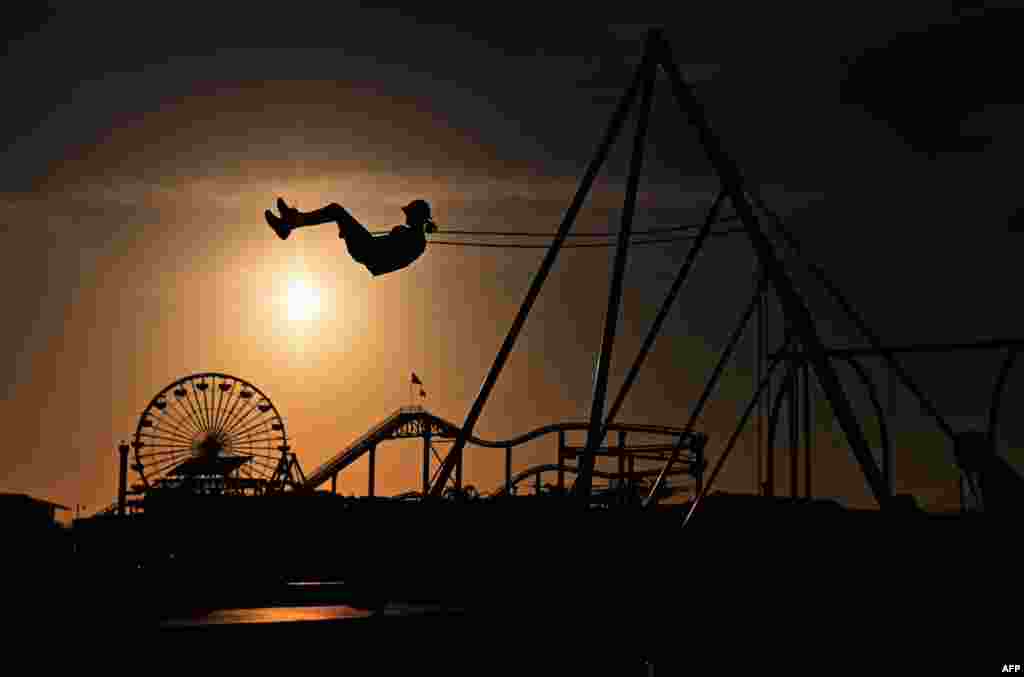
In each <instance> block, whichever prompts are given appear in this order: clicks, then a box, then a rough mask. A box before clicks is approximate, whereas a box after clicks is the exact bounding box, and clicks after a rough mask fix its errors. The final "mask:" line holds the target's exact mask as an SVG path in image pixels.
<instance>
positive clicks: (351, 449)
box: [302, 407, 684, 489]
mask: <svg viewBox="0 0 1024 677" xmlns="http://www.w3.org/2000/svg"><path fill="white" fill-rule="evenodd" d="M589 425H590V424H589V423H588V422H587V421H564V422H561V423H552V424H550V425H546V426H542V427H540V428H536V429H535V430H531V431H530V432H528V433H524V434H522V435H519V436H518V437H512V438H509V439H507V440H484V439H481V438H479V437H476V436H474V435H470V436H469V437H468V438H467V441H468V442H470V443H472V444H475V445H476V446H479V447H486V448H490V449H505V448H508V447H517V446H519V445H521V444H525V443H527V442H530V441H532V440H535V439H537V438H539V437H543V436H545V435H549V434H551V433H557V432H568V431H583V430H587V428H588V426H589ZM608 430H609V431H622V432H635V433H647V434H652V435H665V436H671V437H675V438H679V437H680V436H681V435H683V433H684V430H683V429H682V428H678V427H674V426H663V425H644V424H635V423H613V424H611V425H610V426H608ZM428 432H429V434H430V436H431V437H432V438H433V439H440V440H455V439H458V437H459V434H460V432H461V431H460V430H459V426H457V425H455V424H454V423H452V422H451V421H447V420H445V419H443V418H441V417H439V416H436V415H434V414H432V413H430V412H429V411H427V410H426V409H424V408H422V407H402V408H401V409H398V410H396V411H394V412H392V413H391V414H390V415H389V416H388V417H387V418H385V419H384V420H382V421H381V422H380V423H378V424H377V425H375V426H373V427H372V428H370V430H368V431H367V432H366V433H364V434H363V435H362V436H360V437H359V438H357V439H356V440H355V441H354V442H352V444H350V445H348V446H347V447H345V448H344V449H342V450H341V451H339V452H338V453H337V454H335V455H334V456H333V457H331V458H330V459H328V460H327V461H326V462H324V463H323V464H322V465H321V466H320V467H318V468H317V469H316V470H314V471H313V472H312V473H310V474H309V476H308V477H306V480H305V483H304V484H303V485H302V486H303V487H304V488H306V489H316V488H317V487H319V486H321V485H322V484H324V483H325V482H327V481H328V480H329V479H330V478H331V476H332V475H336V474H337V473H339V472H341V471H342V470H344V469H345V468H347V467H348V466H350V465H351V464H353V463H355V462H356V461H358V460H359V459H360V458H362V457H363V455H364V454H366V453H368V452H369V451H370V449H371V448H373V447H375V446H376V445H377V444H379V443H380V442H383V441H385V440H393V439H402V438H411V437H423V436H425V435H426V434H427V433H428ZM639 448H640V449H643V448H644V447H643V446H641V447H639ZM653 448H654V447H652V449H653ZM567 469H569V468H567ZM570 470H571V469H570Z"/></svg>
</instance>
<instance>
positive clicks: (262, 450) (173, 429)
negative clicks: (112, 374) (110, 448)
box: [132, 372, 294, 493]
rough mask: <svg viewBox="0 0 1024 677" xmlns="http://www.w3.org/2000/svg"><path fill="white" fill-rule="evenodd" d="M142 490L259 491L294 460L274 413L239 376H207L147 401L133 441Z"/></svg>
mask: <svg viewBox="0 0 1024 677" xmlns="http://www.w3.org/2000/svg"><path fill="white" fill-rule="evenodd" d="M132 447H133V449H134V454H135V463H134V464H133V465H132V469H133V470H135V472H136V473H138V475H139V478H140V480H141V483H142V488H144V489H146V490H149V489H154V488H165V487H189V488H191V489H193V490H195V491H199V492H201V493H262V492H263V491H264V490H265V489H266V488H267V487H268V486H269V485H270V484H271V483H272V482H274V481H275V480H279V479H281V478H282V476H283V475H287V473H288V470H289V468H290V463H291V462H292V461H293V460H294V455H291V456H290V455H289V453H288V452H289V450H290V447H289V446H288V436H287V433H286V432H285V427H284V421H283V420H282V419H281V415H280V413H279V412H278V411H277V408H276V407H275V406H274V404H273V403H272V402H271V401H270V398H269V397H267V396H266V395H265V394H264V393H263V391H261V390H260V389H259V388H257V387H256V386H254V385H253V384H251V383H249V382H248V381H246V380H244V379H240V378H238V377H235V376H230V375H228V374H218V373H213V372H208V373H201V374H192V375H190V376H186V377H184V378H182V379H179V380H177V381H175V382H174V383H171V384H170V385H168V386H167V387H165V388H164V389H163V390H161V391H160V392H159V393H157V394H156V396H155V397H153V399H152V400H150V402H149V404H148V405H147V406H146V408H145V409H144V410H143V412H142V415H141V416H140V417H139V423H138V426H137V427H136V429H135V438H134V440H133V442H132Z"/></svg>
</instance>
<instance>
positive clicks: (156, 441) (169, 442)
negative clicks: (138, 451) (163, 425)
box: [138, 432, 191, 449]
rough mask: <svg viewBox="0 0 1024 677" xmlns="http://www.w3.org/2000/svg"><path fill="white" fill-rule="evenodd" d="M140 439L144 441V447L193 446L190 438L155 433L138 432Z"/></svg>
mask: <svg viewBox="0 0 1024 677" xmlns="http://www.w3.org/2000/svg"><path fill="white" fill-rule="evenodd" d="M138 436H139V438H140V439H139V441H141V443H142V449H146V448H150V447H183V448H189V449H190V448H191V440H190V439H179V438H177V437H162V436H160V435H155V434H153V433H144V432H140V433H139V434H138Z"/></svg>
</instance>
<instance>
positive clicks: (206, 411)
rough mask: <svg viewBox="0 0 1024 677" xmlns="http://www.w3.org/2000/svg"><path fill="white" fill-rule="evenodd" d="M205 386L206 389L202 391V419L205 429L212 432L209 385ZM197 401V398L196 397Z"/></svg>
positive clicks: (211, 407)
mask: <svg viewBox="0 0 1024 677" xmlns="http://www.w3.org/2000/svg"><path fill="white" fill-rule="evenodd" d="M203 383H205V384H206V387H205V388H204V389H203V390H202V393H203V417H204V419H205V420H206V429H207V430H213V406H212V405H211V404H210V394H212V393H210V392H209V390H210V384H209V383H206V382H205V381H204V382H203ZM197 399H198V397H197Z"/></svg>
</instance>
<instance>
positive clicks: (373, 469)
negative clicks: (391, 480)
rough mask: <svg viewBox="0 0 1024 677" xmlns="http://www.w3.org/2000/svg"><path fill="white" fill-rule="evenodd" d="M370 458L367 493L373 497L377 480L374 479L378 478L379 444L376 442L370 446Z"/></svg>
mask: <svg viewBox="0 0 1024 677" xmlns="http://www.w3.org/2000/svg"><path fill="white" fill-rule="evenodd" d="M369 460H370V472H369V476H368V478H367V482H366V484H367V486H366V495H367V496H369V497H370V498H373V496H374V491H375V487H374V484H375V482H374V481H375V480H376V479H377V478H376V474H377V445H376V444H374V445H372V446H371V447H370V451H369Z"/></svg>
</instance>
